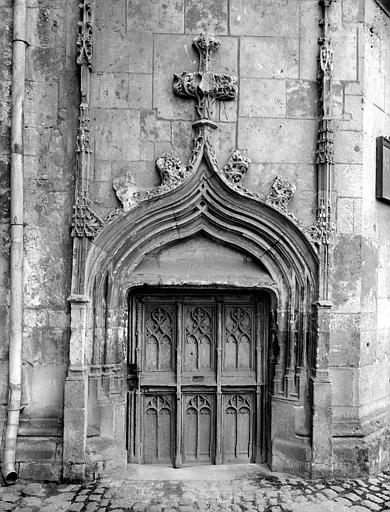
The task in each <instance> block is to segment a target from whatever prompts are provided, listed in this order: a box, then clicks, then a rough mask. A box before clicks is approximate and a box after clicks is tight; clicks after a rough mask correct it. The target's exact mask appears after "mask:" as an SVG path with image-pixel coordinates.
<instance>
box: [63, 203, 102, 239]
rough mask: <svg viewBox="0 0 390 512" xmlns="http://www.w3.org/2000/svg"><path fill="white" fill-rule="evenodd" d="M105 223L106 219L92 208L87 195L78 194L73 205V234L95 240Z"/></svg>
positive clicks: (73, 235)
mask: <svg viewBox="0 0 390 512" xmlns="http://www.w3.org/2000/svg"><path fill="white" fill-rule="evenodd" d="M103 225H104V221H103V220H102V219H101V218H100V217H99V216H98V215H97V214H96V213H95V212H94V211H93V210H92V208H91V201H90V200H89V199H88V198H87V196H86V195H85V194H83V195H81V196H78V197H77V199H76V203H75V204H74V206H73V215H72V232H71V236H72V237H74V238H76V237H77V238H88V239H89V240H93V239H94V238H95V236H96V235H97V234H98V232H99V231H100V229H101V228H102V227H103Z"/></svg>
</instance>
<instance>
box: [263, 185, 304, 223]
mask: <svg viewBox="0 0 390 512" xmlns="http://www.w3.org/2000/svg"><path fill="white" fill-rule="evenodd" d="M294 193H295V186H294V185H293V184H292V183H290V182H289V181H287V180H286V179H284V178H282V177H281V176H275V178H274V181H273V182H272V184H271V188H270V191H269V193H268V196H267V198H266V200H265V202H266V203H267V204H269V205H270V206H272V207H273V208H275V209H276V210H279V211H280V212H281V213H283V214H284V215H287V216H288V217H290V219H292V220H293V221H294V222H297V218H296V217H295V215H294V214H293V213H291V212H290V211H289V210H288V204H289V202H290V201H291V199H292V198H293V197H294Z"/></svg>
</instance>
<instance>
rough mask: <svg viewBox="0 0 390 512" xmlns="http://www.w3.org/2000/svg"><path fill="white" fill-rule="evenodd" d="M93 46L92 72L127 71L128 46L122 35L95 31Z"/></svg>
mask: <svg viewBox="0 0 390 512" xmlns="http://www.w3.org/2000/svg"><path fill="white" fill-rule="evenodd" d="M94 44H95V48H94V62H93V69H94V71H96V72H99V71H112V72H120V71H122V72H127V71H129V67H130V64H129V62H130V45H129V44H128V42H127V40H126V39H125V38H124V36H123V34H121V33H120V32H115V31H113V30H110V29H100V30H99V29H96V30H95V43H94Z"/></svg>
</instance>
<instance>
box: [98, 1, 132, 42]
mask: <svg viewBox="0 0 390 512" xmlns="http://www.w3.org/2000/svg"><path fill="white" fill-rule="evenodd" d="M126 1H127V0H111V1H110V2H107V0H95V2H96V3H95V9H94V11H95V25H96V27H97V28H98V29H103V30H104V31H106V32H108V33H117V34H121V35H122V36H124V34H125V30H126V24H125V18H126Z"/></svg>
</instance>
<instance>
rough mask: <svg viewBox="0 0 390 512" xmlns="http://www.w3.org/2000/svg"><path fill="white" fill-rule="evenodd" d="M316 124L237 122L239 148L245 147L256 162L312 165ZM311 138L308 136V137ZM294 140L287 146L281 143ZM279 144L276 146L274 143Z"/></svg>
mask: <svg viewBox="0 0 390 512" xmlns="http://www.w3.org/2000/svg"><path fill="white" fill-rule="evenodd" d="M314 126H315V123H314V122H313V121H310V120H300V121H298V122H296V121H294V120H291V119H265V118H264V119H263V118H258V119H245V118H240V119H239V123H238V145H239V146H240V147H247V148H248V153H249V154H250V155H251V158H252V159H253V160H254V161H257V162H285V163H288V162H294V163H297V162H301V163H305V164H308V163H310V162H312V160H313V156H314V152H315V135H314ZM310 133H311V134H312V137H308V136H307V135H308V134H310ZM292 139H293V140H294V145H293V146H290V145H289V144H288V143H287V142H286V143H285V144H284V143H283V141H289V140H292ZM276 140H277V141H279V142H280V143H278V144H277V145H275V144H274V141H276Z"/></svg>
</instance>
